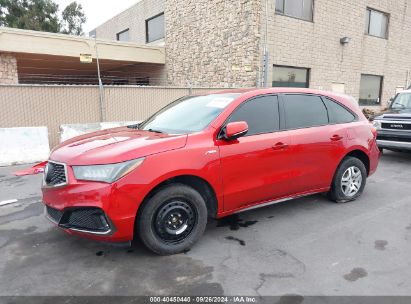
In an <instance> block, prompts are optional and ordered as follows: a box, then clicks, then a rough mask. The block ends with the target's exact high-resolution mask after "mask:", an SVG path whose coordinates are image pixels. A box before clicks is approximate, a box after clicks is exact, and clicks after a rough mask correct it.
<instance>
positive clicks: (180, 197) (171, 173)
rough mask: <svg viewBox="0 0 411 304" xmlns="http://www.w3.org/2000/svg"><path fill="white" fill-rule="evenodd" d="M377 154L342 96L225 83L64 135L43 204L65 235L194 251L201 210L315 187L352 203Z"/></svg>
mask: <svg viewBox="0 0 411 304" xmlns="http://www.w3.org/2000/svg"><path fill="white" fill-rule="evenodd" d="M379 155H380V152H379V150H378V148H377V145H376V130H375V128H374V127H373V126H372V125H371V124H370V123H369V122H368V121H367V119H366V118H365V117H364V115H363V114H362V113H361V111H360V109H359V107H358V105H356V104H354V103H353V102H352V100H351V99H350V98H349V97H345V96H342V95H338V94H333V93H330V92H323V91H315V90H310V89H293V88H273V89H250V90H234V91H223V92H218V93H214V94H208V95H202V96H188V97H184V98H181V99H178V100H176V101H174V102H173V103H171V104H169V105H167V106H166V107H165V108H163V109H161V110H160V111H159V112H157V113H156V114H154V115H153V116H151V117H150V118H148V119H147V120H145V121H144V122H142V123H140V124H138V125H130V126H128V127H120V128H114V129H109V130H104V131H99V132H95V133H91V134H86V135H82V136H79V137H76V138H73V139H70V140H68V141H66V142H63V143H62V144H60V145H59V146H57V147H56V148H55V149H54V150H53V151H52V153H51V155H50V159H49V161H48V164H47V166H46V168H45V173H44V184H43V187H42V192H43V201H44V204H45V206H46V214H47V217H48V218H49V219H50V220H51V221H52V222H54V223H55V224H56V225H58V226H59V227H61V228H62V229H64V230H65V231H67V232H68V233H70V234H78V235H81V236H84V237H88V238H91V239H95V240H102V241H113V242H126V241H131V240H133V239H137V238H138V239H140V240H141V241H142V242H143V243H144V244H145V245H146V246H147V247H148V248H149V249H150V250H152V251H154V252H155V253H157V254H161V255H167V254H174V253H179V252H183V251H186V250H188V249H189V248H190V247H192V246H193V244H194V243H195V242H197V240H198V239H199V238H200V236H201V235H202V234H203V232H204V230H205V227H206V223H207V220H208V218H221V217H225V216H228V215H231V214H234V213H238V212H242V211H245V210H249V209H253V208H256V207H261V206H265V205H269V204H273V203H278V202H283V201H286V200H290V199H293V198H297V197H301V196H306V195H311V194H316V193H328V197H329V198H330V199H331V200H333V201H335V202H348V201H353V200H355V199H357V198H358V197H359V196H360V195H361V193H362V192H363V190H364V186H365V183H366V179H367V177H368V176H370V175H371V174H373V173H374V172H375V170H376V168H377V164H378V160H379Z"/></svg>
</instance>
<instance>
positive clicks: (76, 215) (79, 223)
mask: <svg viewBox="0 0 411 304" xmlns="http://www.w3.org/2000/svg"><path fill="white" fill-rule="evenodd" d="M65 225H67V226H68V227H70V228H76V229H82V230H88V231H94V232H106V231H108V230H110V225H109V224H108V222H107V220H106V217H105V215H104V213H103V212H102V211H101V210H100V209H96V208H90V209H77V210H73V211H71V212H70V213H69V214H68V217H67V219H66V220H65Z"/></svg>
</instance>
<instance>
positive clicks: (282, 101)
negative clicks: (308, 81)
mask: <svg viewBox="0 0 411 304" xmlns="http://www.w3.org/2000/svg"><path fill="white" fill-rule="evenodd" d="M286 95H300V96H315V97H319V98H320V100H321V102H322V103H323V105H324V107H325V110H326V112H327V120H328V123H326V124H322V125H316V126H309V127H301V128H287V121H286V120H287V118H286V114H285V103H286V100H285V96H286ZM279 96H280V98H281V102H280V111H281V112H280V116H281V115H282V116H283V118H282V121H283V122H284V125H283V127H284V129H282V131H293V130H302V129H311V128H318V127H324V126H333V125H341V124H347V123H354V122H357V121H358V120H359V117H358V115H357V114H356V113H354V112H353V111H352V110H351V109H349V108H348V107H347V106H345V105H344V104H342V103H340V102H338V101H337V100H335V99H334V98H331V97H329V96H324V95H319V94H312V93H282V94H279ZM325 98H326V99H328V100H330V101H331V102H335V103H336V104H337V105H340V106H341V107H343V108H344V109H346V110H347V111H348V112H350V113H351V114H352V115H354V117H355V119H354V120H353V121H351V122H339V123H337V122H336V123H332V122H331V121H330V110H329V109H328V107H327V104H326V102H325V101H324V99H325Z"/></svg>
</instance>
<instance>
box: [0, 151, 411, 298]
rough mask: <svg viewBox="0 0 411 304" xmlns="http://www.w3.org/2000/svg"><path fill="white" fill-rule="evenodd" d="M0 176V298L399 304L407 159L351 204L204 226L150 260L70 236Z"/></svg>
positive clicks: (316, 199) (282, 209)
mask: <svg viewBox="0 0 411 304" xmlns="http://www.w3.org/2000/svg"><path fill="white" fill-rule="evenodd" d="M25 167H27V166H14V167H2V168H0V202H1V201H6V200H12V199H17V202H15V203H11V204H8V205H4V206H0V274H1V275H0V296H21V295H62V296H68V295H70V296H76V295H99V296H102V295H103V296H105V295H114V296H116V295H132V296H134V295H249V296H259V295H276V296H283V295H288V294H293V295H296V296H300V297H301V298H303V297H306V296H310V295H315V296H318V295H334V296H339V295H345V296H347V295H349V296H352V295H385V296H389V295H397V296H398V295H408V296H411V276H410V273H411V254H410V252H411V154H404V153H393V152H387V153H385V154H384V155H383V156H382V158H381V162H380V166H379V168H378V171H377V173H376V174H375V175H373V176H372V177H370V178H369V179H368V181H367V186H366V189H365V192H364V194H363V196H362V197H361V198H360V199H359V200H357V201H355V202H351V203H347V204H335V203H332V202H330V201H328V200H327V198H326V197H325V196H323V195H315V196H310V197H305V198H301V199H297V200H293V201H288V202H284V203H280V204H277V205H273V206H269V207H264V208H260V209H256V210H253V211H249V212H245V213H242V214H239V215H238V216H237V217H235V216H234V217H229V218H226V219H223V220H220V221H211V222H210V223H209V224H208V227H207V230H206V232H205V235H204V236H203V238H202V239H201V240H200V242H199V243H198V244H197V245H196V246H195V247H194V248H193V249H192V250H191V251H189V252H187V253H185V254H179V255H174V256H168V257H159V256H156V255H154V254H152V253H151V252H149V251H148V250H146V249H145V248H144V247H142V246H141V245H138V244H137V245H136V246H133V247H131V248H129V247H118V246H112V245H109V244H104V243H98V242H94V241H89V240H85V239H81V238H79V237H75V236H70V235H67V234H66V233H64V232H63V231H61V230H59V229H57V228H56V227H54V226H53V225H52V224H51V223H49V222H48V220H46V219H45V217H44V210H43V209H44V208H43V205H42V203H41V191H40V184H41V176H39V175H38V176H26V177H16V176H13V175H11V173H12V172H13V171H15V170H17V169H20V168H25Z"/></svg>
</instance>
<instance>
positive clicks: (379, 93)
mask: <svg viewBox="0 0 411 304" xmlns="http://www.w3.org/2000/svg"><path fill="white" fill-rule="evenodd" d="M362 76H374V77H379V78H380V90H379V92H378V99H379V101H380V102H379V103H377V104H375V105H362V104H361V102H360V98H358V105H359V106H381V98H382V90H383V85H384V76H383V75H375V74H363V73H361V75H360V93H361V78H362Z"/></svg>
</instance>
